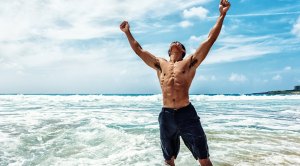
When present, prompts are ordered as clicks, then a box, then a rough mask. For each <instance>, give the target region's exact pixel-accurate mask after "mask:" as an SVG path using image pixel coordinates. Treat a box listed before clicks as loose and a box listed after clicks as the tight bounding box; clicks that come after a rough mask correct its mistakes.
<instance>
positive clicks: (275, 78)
mask: <svg viewBox="0 0 300 166" xmlns="http://www.w3.org/2000/svg"><path fill="white" fill-rule="evenodd" d="M281 79H282V77H281V75H279V74H277V75H275V76H274V77H272V80H275V81H279V80H281Z"/></svg>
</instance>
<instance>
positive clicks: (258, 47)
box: [189, 35, 284, 64]
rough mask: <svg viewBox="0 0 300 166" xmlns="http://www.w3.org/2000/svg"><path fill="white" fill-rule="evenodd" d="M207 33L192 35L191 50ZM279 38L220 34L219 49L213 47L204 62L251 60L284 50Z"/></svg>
mask: <svg viewBox="0 0 300 166" xmlns="http://www.w3.org/2000/svg"><path fill="white" fill-rule="evenodd" d="M206 37H207V36H206V35H202V36H199V37H196V36H191V37H190V39H189V42H190V45H191V49H190V50H191V52H190V53H194V52H193V51H194V50H195V49H196V48H197V47H199V44H200V43H201V42H202V41H203V40H204V39H205V38H206ZM278 42H279V43H280V42H284V41H279V39H276V38H275V37H274V36H269V35H267V36H258V37H256V36H254V37H249V36H242V35H239V36H233V35H230V36H227V35H224V36H220V38H219V39H218V40H217V42H216V43H215V45H216V46H215V47H217V49H212V50H211V52H210V53H209V55H208V56H207V58H206V59H205V60H204V61H203V64H215V63H226V62H234V61H242V60H249V59H253V58H256V57H260V56H264V55H268V54H272V53H278V52H280V51H281V50H284V48H283V47H280V46H279V45H278Z"/></svg>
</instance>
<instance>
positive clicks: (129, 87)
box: [0, 0, 300, 94]
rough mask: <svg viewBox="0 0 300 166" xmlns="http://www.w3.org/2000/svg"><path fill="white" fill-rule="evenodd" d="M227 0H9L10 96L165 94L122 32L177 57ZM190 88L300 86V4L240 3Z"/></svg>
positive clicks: (0, 87)
mask: <svg viewBox="0 0 300 166" xmlns="http://www.w3.org/2000/svg"><path fill="white" fill-rule="evenodd" d="M218 4H219V1H217V0H191V1H183V0H173V1H171V2H170V1H166V0H165V1H161V0H151V1H138V0H123V1H120V0H110V1H107V0H87V1H80V0H74V1H61V0H51V1H50V0H43V1H41V0H32V1H24V0H23V1H22V0H14V1H1V2H0V24H1V31H0V40H1V41H0V42H1V45H0V93H151V94H152V93H155V94H156V93H161V92H160V86H159V82H158V79H157V76H156V73H155V71H154V70H153V69H151V68H149V67H148V66H146V65H145V64H144V63H143V62H142V61H141V60H140V59H139V57H138V56H136V55H135V54H134V52H133V51H132V50H131V49H130V46H129V44H128V42H127V39H126V37H125V35H124V34H123V33H122V32H121V31H120V30H119V24H120V23H121V22H122V20H128V21H129V23H130V26H131V31H132V33H133V35H134V37H135V38H136V39H137V40H138V41H139V42H140V44H141V45H142V47H143V48H144V49H146V50H148V51H149V52H151V53H153V54H155V55H156V56H159V57H163V58H166V59H168V55H167V50H168V46H169V43H170V42H172V41H174V40H178V41H181V42H182V43H183V44H184V45H185V46H186V48H187V53H188V54H191V53H192V52H193V51H194V50H195V49H196V48H197V47H198V46H199V44H200V43H201V42H202V41H203V40H204V39H205V38H206V37H207V34H208V33H209V30H210V29H211V28H212V26H213V25H214V24H215V22H216V19H217V16H218V15H219V11H218ZM231 4H232V6H231V9H230V10H229V12H228V14H227V16H226V18H225V22H224V26H223V29H222V32H221V34H220V36H219V38H218V40H217V42H216V43H215V45H214V46H213V48H212V50H211V51H210V53H209V55H208V57H207V58H206V59H205V61H204V62H203V63H202V64H201V65H200V67H199V68H198V70H197V74H196V76H195V78H194V81H193V83H192V86H191V89H190V93H193V94H199V93H251V92H261V91H268V90H278V89H292V88H293V86H294V85H299V84H300V65H299V62H300V56H299V53H300V10H299V9H300V1H295V0H251V1H250V0H233V1H231Z"/></svg>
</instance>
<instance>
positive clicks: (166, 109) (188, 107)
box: [162, 102, 193, 112]
mask: <svg viewBox="0 0 300 166" xmlns="http://www.w3.org/2000/svg"><path fill="white" fill-rule="evenodd" d="M191 107H193V105H192V103H191V102H190V103H189V104H188V105H187V106H184V107H181V108H179V109H173V108H167V107H162V110H165V111H174V112H180V111H183V110H188V109H190V108H191Z"/></svg>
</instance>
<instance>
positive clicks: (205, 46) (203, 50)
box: [189, 0, 230, 68]
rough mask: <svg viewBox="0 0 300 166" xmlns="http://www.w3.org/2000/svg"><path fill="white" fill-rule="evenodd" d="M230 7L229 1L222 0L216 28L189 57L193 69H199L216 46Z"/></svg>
mask: <svg viewBox="0 0 300 166" xmlns="http://www.w3.org/2000/svg"><path fill="white" fill-rule="evenodd" d="M229 7H230V3H229V2H228V1H227V0H221V1H220V5H219V10H220V16H219V17H218V20H217V22H216V24H215V25H214V27H213V28H212V29H211V31H210V32H209V35H208V38H207V39H206V40H205V41H204V42H202V43H201V45H200V46H199V47H198V48H197V50H196V52H195V53H194V54H192V55H191V57H189V58H190V59H191V65H190V66H191V67H193V68H197V67H198V66H199V65H200V64H201V63H202V61H203V60H204V59H205V57H206V56H207V54H208V52H209V50H210V48H211V47H212V45H213V44H214V42H215V41H216V40H217V38H218V36H219V34H220V31H221V29H222V25H223V21H224V18H225V16H226V13H227V11H228V9H229Z"/></svg>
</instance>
